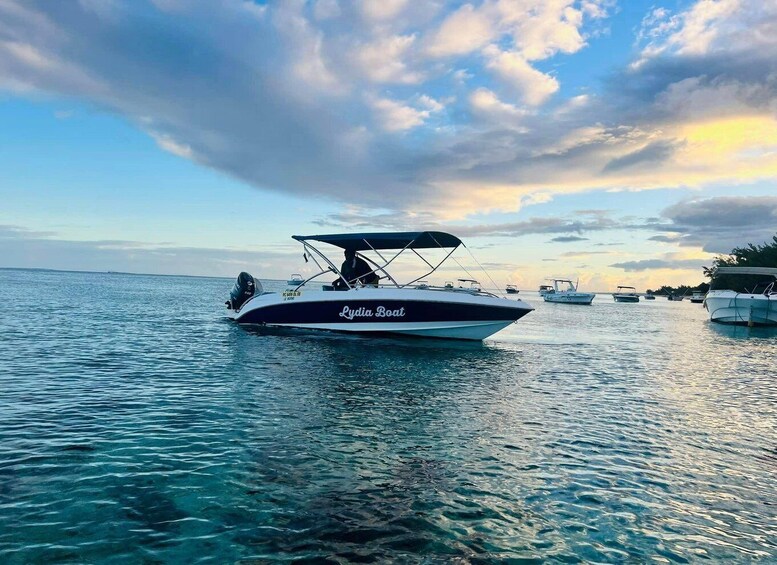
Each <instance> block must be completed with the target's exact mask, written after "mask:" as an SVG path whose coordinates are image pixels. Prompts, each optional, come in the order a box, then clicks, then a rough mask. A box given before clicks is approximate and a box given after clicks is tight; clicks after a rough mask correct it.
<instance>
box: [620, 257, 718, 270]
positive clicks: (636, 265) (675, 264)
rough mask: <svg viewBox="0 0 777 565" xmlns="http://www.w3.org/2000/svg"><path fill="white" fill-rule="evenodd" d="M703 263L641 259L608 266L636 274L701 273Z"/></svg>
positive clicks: (685, 260) (683, 260)
mask: <svg viewBox="0 0 777 565" xmlns="http://www.w3.org/2000/svg"><path fill="white" fill-rule="evenodd" d="M703 263H704V261H702V260H698V259H677V260H666V259H642V260H640V261H624V262H622V263H613V264H612V265H610V267H612V268H614V269H623V270H624V271H626V272H627V273H638V272H642V271H649V270H654V269H672V270H699V271H701V268H702V265H703Z"/></svg>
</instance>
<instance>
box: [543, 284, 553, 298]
mask: <svg viewBox="0 0 777 565" xmlns="http://www.w3.org/2000/svg"><path fill="white" fill-rule="evenodd" d="M551 290H553V287H552V286H550V285H549V284H541V285H540V296H545V294H547V293H548V292H550V291H551Z"/></svg>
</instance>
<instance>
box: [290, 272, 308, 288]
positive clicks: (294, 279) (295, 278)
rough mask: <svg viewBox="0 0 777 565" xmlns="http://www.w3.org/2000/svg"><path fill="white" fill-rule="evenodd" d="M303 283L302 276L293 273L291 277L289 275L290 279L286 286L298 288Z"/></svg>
mask: <svg viewBox="0 0 777 565" xmlns="http://www.w3.org/2000/svg"><path fill="white" fill-rule="evenodd" d="M304 281H305V279H303V278H302V275H300V274H299V273H294V274H293V275H291V278H290V279H289V280H287V281H286V284H287V285H288V286H299V285H301V284H302V283H303V282H304Z"/></svg>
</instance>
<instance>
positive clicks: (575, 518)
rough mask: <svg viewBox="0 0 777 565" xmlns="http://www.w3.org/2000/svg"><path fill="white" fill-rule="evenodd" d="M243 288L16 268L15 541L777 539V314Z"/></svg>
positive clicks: (99, 547) (319, 549)
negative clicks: (311, 301) (285, 294)
mask: <svg viewBox="0 0 777 565" xmlns="http://www.w3.org/2000/svg"><path fill="white" fill-rule="evenodd" d="M33 283H34V285H35V286H36V287H38V288H46V289H49V292H48V293H47V294H46V295H45V296H44V297H43V298H41V296H40V295H35V294H34V293H31V292H30V291H29V289H30V288H31V285H33ZM230 286H231V281H224V280H218V279H189V278H183V277H144V276H124V275H110V276H109V275H98V274H78V273H46V272H30V271H10V270H6V271H0V288H2V289H3V299H4V300H2V301H0V559H1V560H2V561H3V562H9V563H28V562H54V561H60V562H106V561H107V562H110V561H115V562H128V561H129V562H138V561H150V562H153V561H166V562H169V561H172V562H187V563H188V562H207V561H216V562H231V561H241V562H252V561H256V562H263V561H276V560H299V561H305V560H307V561H312V562H326V561H331V562H344V561H356V562H385V561H400V562H404V561H430V562H436V561H453V562H463V563H488V562H495V561H502V560H504V561H511V562H512V561H514V562H527V563H531V562H536V563H541V562H545V561H547V560H555V561H559V562H570V563H574V562H642V561H648V560H653V561H658V562H674V563H688V562H694V561H697V560H700V559H711V560H715V561H724V560H738V561H747V560H763V561H764V562H768V561H773V560H775V559H777V494H776V493H777V479H775V477H776V476H777V473H775V471H777V441H775V437H777V381H776V380H775V379H774V376H773V372H774V367H775V365H777V347H775V346H774V345H775V342H776V341H777V333H774V332H772V333H769V330H758V329H748V328H725V327H723V328H721V327H719V326H712V325H710V324H709V323H708V322H706V321H705V316H704V312H703V310H701V308H699V307H698V306H696V305H691V304H687V303H668V302H663V301H656V302H655V303H653V304H638V305H633V307H629V308H625V307H624V306H623V305H615V304H613V303H611V302H608V301H607V300H606V297H599V298H597V300H596V302H595V303H594V305H593V306H592V307H590V308H568V307H560V306H558V305H546V304H543V303H539V302H538V301H534V302H535V305H536V306H537V311H535V312H534V313H532V314H531V315H530V316H527V317H526V318H524V319H523V320H521V322H520V323H519V324H517V325H515V326H512V327H511V328H509V329H508V330H506V331H505V332H502V333H501V334H499V335H498V336H496V338H495V339H494V340H492V341H489V342H488V343H486V344H483V345H479V344H475V345H473V344H452V343H445V342H436V341H413V340H404V339H362V338H354V337H348V336H333V335H330V334H325V333H320V334H309V333H299V332H267V331H260V330H246V329H244V328H239V327H235V326H234V325H232V324H231V323H229V322H228V321H226V320H224V318H223V315H222V312H221V310H220V306H219V305H220V304H221V303H222V298H223V296H224V295H225V293H226V292H227V291H228V290H229V288H230ZM628 306H631V305H628Z"/></svg>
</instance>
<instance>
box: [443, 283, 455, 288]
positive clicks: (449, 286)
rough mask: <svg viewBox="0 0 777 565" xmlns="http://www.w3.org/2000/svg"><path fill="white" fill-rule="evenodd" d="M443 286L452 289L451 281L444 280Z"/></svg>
mask: <svg viewBox="0 0 777 565" xmlns="http://www.w3.org/2000/svg"><path fill="white" fill-rule="evenodd" d="M443 288H447V289H449V290H450V289H452V288H453V281H445V286H444V287H443Z"/></svg>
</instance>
